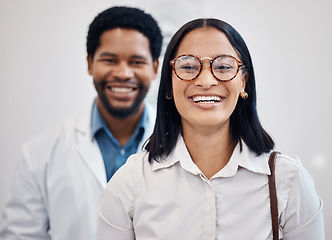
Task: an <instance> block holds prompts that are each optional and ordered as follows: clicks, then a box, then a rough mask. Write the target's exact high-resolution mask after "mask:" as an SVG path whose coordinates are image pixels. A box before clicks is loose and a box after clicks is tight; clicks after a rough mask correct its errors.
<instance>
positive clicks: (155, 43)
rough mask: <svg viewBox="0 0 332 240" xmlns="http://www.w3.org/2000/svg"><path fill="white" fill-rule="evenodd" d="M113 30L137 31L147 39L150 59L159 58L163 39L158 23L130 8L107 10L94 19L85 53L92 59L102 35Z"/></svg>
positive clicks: (141, 12) (139, 11) (145, 14)
mask: <svg viewBox="0 0 332 240" xmlns="http://www.w3.org/2000/svg"><path fill="white" fill-rule="evenodd" d="M114 28H125V29H133V30H137V31H139V32H140V33H142V34H143V35H144V36H146V37H147V38H148V39H149V42H150V51H151V55H152V59H153V60H156V59H158V58H159V56H160V52H161V46H162V40H163V37H162V34H161V30H160V28H159V26H158V23H157V22H156V20H155V19H154V18H153V17H152V16H151V15H150V14H147V13H145V12H144V11H142V10H140V9H137V8H131V7H112V8H108V9H106V10H105V11H103V12H101V13H99V14H98V15H97V17H95V19H94V20H93V21H92V23H91V24H90V26H89V31H88V36H87V42H86V48H87V53H88V54H89V55H90V56H91V57H92V58H93V57H94V54H95V52H96V50H97V48H98V46H99V45H100V36H101V35H102V33H103V32H105V31H107V30H111V29H114Z"/></svg>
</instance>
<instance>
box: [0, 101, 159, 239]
mask: <svg viewBox="0 0 332 240" xmlns="http://www.w3.org/2000/svg"><path fill="white" fill-rule="evenodd" d="M145 105H146V107H147V110H148V122H147V127H146V129H145V133H144V136H143V140H142V142H141V143H140V144H139V146H138V151H139V150H141V148H142V145H143V143H144V142H145V140H146V139H147V138H148V137H149V136H150V135H151V133H152V131H153V125H154V121H155V111H154V110H153V109H152V108H151V106H149V105H148V104H145ZM91 110H92V106H89V108H88V109H86V110H85V111H83V112H82V113H80V114H77V115H75V116H73V117H70V118H67V119H66V120H64V121H63V122H61V124H59V125H57V126H55V127H53V128H51V129H49V130H47V131H46V132H44V133H43V134H41V135H39V136H38V137H36V138H34V139H32V140H31V141H29V142H28V143H26V144H25V145H24V146H23V150H22V158H21V159H20V161H19V162H18V165H17V169H16V173H15V175H14V177H13V185H12V187H11V189H10V193H9V199H8V202H7V204H6V206H5V208H4V212H3V219H2V223H3V224H2V226H1V231H0V239H1V240H4V239H25V240H28V239H31V240H32V239H33V240H39V239H52V240H93V239H95V234H96V228H97V218H98V213H97V209H98V204H99V200H100V198H101V194H102V191H103V189H104V188H105V186H106V172H105V167H104V162H103V159H102V155H101V152H100V149H99V147H98V143H97V141H96V140H95V139H93V140H91Z"/></svg>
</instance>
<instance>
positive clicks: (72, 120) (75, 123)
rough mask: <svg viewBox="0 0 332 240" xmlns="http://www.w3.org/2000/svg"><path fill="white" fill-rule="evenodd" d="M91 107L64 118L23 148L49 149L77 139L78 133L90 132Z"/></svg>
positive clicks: (33, 138) (31, 139) (30, 140)
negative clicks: (74, 138)
mask: <svg viewBox="0 0 332 240" xmlns="http://www.w3.org/2000/svg"><path fill="white" fill-rule="evenodd" d="M90 122H91V107H90V108H86V109H84V110H82V111H80V112H77V113H74V114H72V115H70V116H66V117H64V118H63V119H62V120H60V121H59V122H57V123H55V124H53V125H51V126H49V127H48V128H46V129H44V130H43V131H41V132H40V133H38V134H37V135H35V136H34V137H32V138H30V139H29V140H28V141H27V142H26V143H25V144H24V145H23V148H37V149H41V148H44V149H45V148H47V147H49V146H52V145H55V144H58V143H59V142H61V141H65V140H69V139H71V138H73V137H75V133H76V132H82V133H84V134H86V132H88V131H89V130H90Z"/></svg>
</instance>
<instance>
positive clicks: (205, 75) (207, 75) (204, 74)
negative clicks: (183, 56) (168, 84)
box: [194, 66, 218, 89]
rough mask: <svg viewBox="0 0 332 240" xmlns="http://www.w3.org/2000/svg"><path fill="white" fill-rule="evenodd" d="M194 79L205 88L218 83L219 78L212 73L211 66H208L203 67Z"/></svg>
mask: <svg viewBox="0 0 332 240" xmlns="http://www.w3.org/2000/svg"><path fill="white" fill-rule="evenodd" d="M194 81H195V85H196V86H199V87H202V88H204V89H208V88H210V87H212V86H216V85H218V80H217V79H216V78H215V77H214V76H213V75H212V72H211V70H210V68H209V67H207V66H206V67H203V68H202V71H201V73H200V74H199V75H198V77H197V78H196V79H195V80H194Z"/></svg>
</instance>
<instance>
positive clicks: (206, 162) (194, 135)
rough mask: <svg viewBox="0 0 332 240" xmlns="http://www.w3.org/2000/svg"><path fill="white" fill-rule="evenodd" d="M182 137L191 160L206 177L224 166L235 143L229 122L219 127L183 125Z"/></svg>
mask: <svg viewBox="0 0 332 240" xmlns="http://www.w3.org/2000/svg"><path fill="white" fill-rule="evenodd" d="M183 138H184V141H185V143H186V147H187V149H188V151H189V153H190V156H191V158H192V160H193V161H194V163H195V164H196V165H197V166H198V168H199V169H200V170H201V171H202V173H203V174H204V175H205V177H207V178H208V179H210V178H211V177H212V176H213V175H214V174H216V173H217V172H219V171H220V170H221V169H222V168H224V167H225V166H226V164H227V163H228V162H229V160H230V158H231V156H232V154H233V150H234V148H235V145H236V141H234V140H233V139H232V138H231V135H230V130H229V124H225V126H223V127H219V128H197V127H194V128H191V127H185V126H183Z"/></svg>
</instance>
